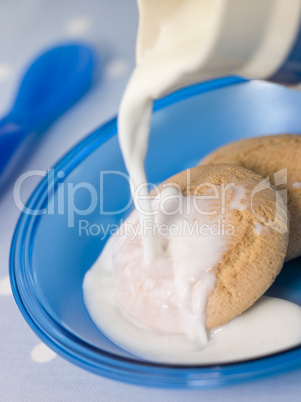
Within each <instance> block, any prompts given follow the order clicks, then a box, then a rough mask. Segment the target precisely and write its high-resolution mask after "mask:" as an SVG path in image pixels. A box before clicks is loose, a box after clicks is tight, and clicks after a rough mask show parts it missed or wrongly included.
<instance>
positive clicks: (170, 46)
mask: <svg viewBox="0 0 301 402" xmlns="http://www.w3.org/2000/svg"><path fill="white" fill-rule="evenodd" d="M138 6H139V12H140V22H139V29H138V38H137V67H136V68H135V70H134V72H133V74H132V76H131V79H130V81H129V83H128V86H127V88H126V91H125V93H124V96H123V99H122V102H121V106H120V110H119V117H118V132H119V141H120V146H121V150H122V153H123V157H124V160H125V164H126V167H127V169H128V172H129V175H130V177H131V179H132V183H133V188H132V193H133V198H134V202H135V204H136V206H137V197H136V195H135V194H137V192H138V190H139V196H140V210H142V211H144V213H140V223H141V227H142V228H146V221H148V223H154V221H153V217H152V216H151V215H150V214H148V213H149V212H151V211H152V208H151V201H150V200H149V199H148V198H147V195H148V188H147V184H146V183H147V178H146V175H145V170H144V159H145V155H146V152H147V146H148V136H149V131H150V122H151V115H152V107H153V100H155V99H158V98H160V97H162V96H164V95H166V94H168V93H169V92H171V91H173V90H176V89H178V88H181V87H184V86H185V85H189V84H193V83H195V82H198V81H203V80H207V79H210V78H213V77H219V76H224V75H229V74H237V75H241V76H244V77H249V78H261V79H272V80H277V79H282V80H285V79H286V80H287V81H292V74H291V73H292V71H291V66H292V65H294V68H295V69H296V71H297V72H296V71H295V72H296V74H295V75H294V74H293V78H294V79H295V80H297V79H298V68H300V66H301V54H300V58H299V59H298V60H296V59H295V60H292V58H294V57H295V58H296V57H298V56H296V55H295V53H296V52H294V44H297V43H299V41H301V39H300V38H299V36H298V30H299V25H300V15H301V0H290V2H289V4H288V2H287V0H265V1H262V0H252V1H251V2H250V1H249V0H138ZM291 53H292V55H291ZM290 61H292V63H290ZM300 71H301V68H300ZM142 197H144V199H143V200H142V201H141V198H142ZM152 226H153V225H151V224H149V225H148V227H152ZM142 232H143V233H142V235H143V248H144V260H145V262H150V261H152V260H153V259H154V258H156V257H157V256H158V255H160V253H161V245H160V242H159V239H158V236H157V235H156V233H154V231H153V230H152V229H150V230H142Z"/></svg>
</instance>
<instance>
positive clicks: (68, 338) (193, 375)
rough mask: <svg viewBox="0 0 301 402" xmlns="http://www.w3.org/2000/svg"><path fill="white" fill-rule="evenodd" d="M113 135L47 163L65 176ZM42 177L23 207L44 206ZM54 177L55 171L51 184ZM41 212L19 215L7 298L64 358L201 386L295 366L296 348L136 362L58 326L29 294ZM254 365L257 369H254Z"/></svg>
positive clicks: (105, 132) (299, 354)
mask: <svg viewBox="0 0 301 402" xmlns="http://www.w3.org/2000/svg"><path fill="white" fill-rule="evenodd" d="M245 82H247V80H245V79H243V78H240V77H235V76H230V77H223V78H219V79H215V80H211V81H206V82H203V83H200V84H196V85H193V86H190V87H187V88H183V89H181V90H179V91H177V92H174V93H172V94H170V95H168V96H166V97H165V98H162V99H160V100H158V101H156V102H155V104H154V111H157V110H161V109H163V108H165V107H167V106H169V105H171V104H174V103H177V102H179V101H181V100H184V99H186V98H190V97H193V96H194V95H199V94H202V93H206V92H210V91H213V90H215V89H221V88H224V87H226V86H230V85H236V84H240V83H245ZM116 133H117V119H116V117H115V118H113V119H112V120H110V121H109V122H107V123H105V124H104V125H102V126H101V127H99V128H98V129H96V130H95V131H94V132H93V133H92V134H90V135H88V136H87V137H86V138H85V139H83V140H82V141H80V142H79V143H78V144H77V145H75V146H74V147H73V148H72V149H71V150H70V151H69V152H67V153H66V154H65V155H64V156H63V157H62V158H61V159H60V160H59V161H58V163H56V164H55V165H54V167H53V169H54V171H59V170H63V171H64V173H65V178H66V177H67V176H68V174H69V173H71V172H72V171H73V170H74V169H75V168H76V167H77V166H78V165H79V164H80V163H81V162H82V161H83V160H84V159H85V158H86V157H87V156H89V155H90V154H91V153H92V152H93V151H94V150H95V149H97V148H98V147H99V146H101V145H102V144H103V143H104V142H106V141H107V140H108V139H110V138H112V137H113V136H114V135H116ZM47 178H48V175H46V176H45V177H44V178H43V179H42V180H41V182H40V183H39V184H38V185H37V187H36V188H35V190H34V191H33V193H32V195H31V197H30V198H29V200H28V202H27V203H26V207H25V208H30V209H41V208H43V207H45V206H46V205H47V191H49V183H48V181H47ZM58 180H59V178H57V177H56V175H55V180H54V182H53V186H55V185H56V183H57V181H58ZM40 219H41V215H37V214H36V215H28V214H25V213H24V212H22V213H21V216H20V218H19V221H18V223H17V226H16V229H15V232H14V236H13V240H12V245H11V251H10V263H9V275H10V281H11V287H12V292H13V296H14V298H15V301H16V303H17V306H18V308H19V310H20V311H21V313H22V315H23V317H24V318H25V320H26V321H27V323H28V324H29V326H30V327H31V329H32V330H33V331H34V332H35V333H36V335H37V336H38V337H39V338H40V339H41V340H42V341H43V342H44V343H45V344H47V345H48V346H49V347H50V348H51V349H53V350H54V351H55V352H56V353H57V354H59V355H60V356H62V357H63V358H65V359H67V360H69V361H70V362H72V363H74V364H76V365H78V366H80V367H82V368H84V369H86V370H88V371H91V372H93V373H95V374H100V375H103V376H105V377H109V378H111V379H115V380H119V381H123V382H127V383H131V384H136V385H147V386H155V387H164V388H205V387H206V388H207V387H214V386H220V385H224V384H229V383H238V382H241V381H246V380H250V379H254V378H259V377H260V378H262V377H264V376H266V375H270V374H273V373H276V372H284V371H287V370H290V369H294V368H297V367H300V363H301V347H300V346H297V347H294V348H291V349H289V350H286V351H283V352H279V353H276V354H271V355H266V356H264V357H259V358H254V359H248V360H244V361H241V362H236V363H223V364H218V365H217V364H214V365H171V364H162V363H153V362H148V361H140V360H139V361H137V360H135V358H126V357H121V356H118V355H115V354H113V353H110V352H106V351H104V350H102V349H100V348H97V347H95V346H93V345H91V344H89V343H88V342H86V341H84V340H83V339H81V338H79V337H78V336H76V335H75V334H73V333H72V332H71V331H69V330H68V329H66V328H64V327H63V326H62V325H60V323H59V322H57V321H56V320H55V319H54V318H52V317H51V316H50V315H49V314H48V312H47V311H46V310H45V309H44V307H43V305H42V304H41V302H40V301H39V300H38V297H37V295H36V293H35V288H34V278H33V277H32V275H31V252H32V249H33V247H32V245H33V242H34V238H35V232H36V229H37V226H38V224H39V220H40ZM258 366H260V367H258Z"/></svg>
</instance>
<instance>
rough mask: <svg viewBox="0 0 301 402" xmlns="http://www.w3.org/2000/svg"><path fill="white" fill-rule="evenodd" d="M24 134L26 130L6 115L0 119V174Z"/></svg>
mask: <svg viewBox="0 0 301 402" xmlns="http://www.w3.org/2000/svg"><path fill="white" fill-rule="evenodd" d="M26 134H27V130H25V129H24V128H22V127H21V126H19V125H18V124H16V123H14V122H13V121H12V120H10V119H9V118H8V117H6V118H4V119H3V120H1V121H0V175H1V173H2V172H3V170H4V169H5V167H6V166H7V164H8V162H9V160H10V159H11V157H12V155H13V154H14V153H15V151H16V149H17V148H18V147H19V146H20V144H21V143H22V141H23V140H24V138H25V136H26Z"/></svg>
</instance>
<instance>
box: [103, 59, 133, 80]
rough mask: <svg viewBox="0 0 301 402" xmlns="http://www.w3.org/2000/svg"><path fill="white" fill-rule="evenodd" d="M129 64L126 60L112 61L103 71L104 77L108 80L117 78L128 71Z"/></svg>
mask: <svg viewBox="0 0 301 402" xmlns="http://www.w3.org/2000/svg"><path fill="white" fill-rule="evenodd" d="M129 68H130V66H129V63H128V62H127V60H113V61H111V62H110V63H109V64H108V65H107V66H106V69H105V75H106V76H107V77H108V78H118V77H121V76H122V75H124V74H126V73H127V72H128V71H129Z"/></svg>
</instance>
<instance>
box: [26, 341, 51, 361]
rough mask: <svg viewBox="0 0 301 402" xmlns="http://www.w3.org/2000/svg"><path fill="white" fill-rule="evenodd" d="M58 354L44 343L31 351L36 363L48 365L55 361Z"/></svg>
mask: <svg viewBox="0 0 301 402" xmlns="http://www.w3.org/2000/svg"><path fill="white" fill-rule="evenodd" d="M55 356H56V353H54V352H53V351H52V350H51V349H49V348H48V346H46V345H44V343H39V344H38V345H36V346H35V347H34V348H33V349H32V351H31V358H32V360H33V361H34V362H36V363H46V362H49V361H50V360H52V359H54V358H55Z"/></svg>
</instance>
